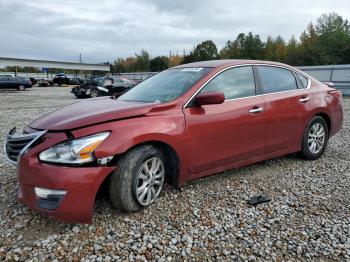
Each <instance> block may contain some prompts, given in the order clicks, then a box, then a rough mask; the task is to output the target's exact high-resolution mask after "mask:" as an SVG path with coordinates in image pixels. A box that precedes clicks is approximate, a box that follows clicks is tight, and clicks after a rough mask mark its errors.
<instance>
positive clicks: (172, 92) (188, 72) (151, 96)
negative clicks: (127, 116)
mask: <svg viewBox="0 0 350 262" xmlns="http://www.w3.org/2000/svg"><path fill="white" fill-rule="evenodd" d="M211 69H212V68H178V69H169V70H166V71H163V72H161V73H159V74H157V75H155V76H152V77H150V78H148V79H146V80H145V81H143V82H141V83H139V84H138V85H136V86H135V87H134V88H132V89H130V90H129V91H128V92H126V93H125V94H124V95H122V96H120V97H119V98H118V100H125V101H137V102H151V103H153V102H168V101H171V100H174V99H176V98H178V97H179V96H181V95H182V94H183V93H185V92H186V91H187V90H188V89H189V88H191V87H192V86H193V85H194V84H195V83H196V82H197V81H198V80H199V79H200V78H202V77H203V76H204V75H206V74H207V73H208V72H209V71H210V70H211Z"/></svg>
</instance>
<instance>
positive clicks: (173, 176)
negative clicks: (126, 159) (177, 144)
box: [119, 140, 181, 186]
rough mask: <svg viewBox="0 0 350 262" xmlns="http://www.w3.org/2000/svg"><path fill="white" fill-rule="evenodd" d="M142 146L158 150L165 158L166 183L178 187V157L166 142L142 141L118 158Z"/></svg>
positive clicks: (179, 162)
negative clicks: (149, 146)
mask: <svg viewBox="0 0 350 262" xmlns="http://www.w3.org/2000/svg"><path fill="white" fill-rule="evenodd" d="M143 145H152V146H154V147H157V148H159V149H160V150H161V151H162V152H163V153H164V155H165V157H166V165H167V166H166V168H167V180H168V182H171V183H172V184H173V185H175V186H178V185H179V176H180V166H181V160H180V157H179V154H178V152H177V151H176V150H175V148H174V147H173V146H172V145H170V144H169V143H167V142H164V141H161V140H147V141H142V142H140V143H137V144H135V145H133V146H132V147H130V148H128V149H127V150H126V151H125V152H124V153H122V154H121V155H119V157H122V156H123V155H124V154H126V153H127V152H129V151H131V150H133V149H135V148H137V147H140V146H143Z"/></svg>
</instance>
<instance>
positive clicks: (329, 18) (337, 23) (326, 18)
mask: <svg viewBox="0 0 350 262" xmlns="http://www.w3.org/2000/svg"><path fill="white" fill-rule="evenodd" d="M316 32H317V34H318V42H317V48H318V49H319V50H320V51H321V52H322V54H323V57H322V58H323V59H322V60H321V61H320V62H321V63H322V64H339V63H346V62H349V60H350V58H349V57H348V52H349V46H350V26H349V22H348V20H344V19H343V18H342V17H341V16H340V15H338V14H336V13H330V14H323V15H322V16H320V17H319V18H318V19H317V24H316Z"/></svg>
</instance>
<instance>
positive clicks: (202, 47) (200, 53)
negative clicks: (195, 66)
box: [182, 40, 219, 64]
mask: <svg viewBox="0 0 350 262" xmlns="http://www.w3.org/2000/svg"><path fill="white" fill-rule="evenodd" d="M218 58H219V53H218V49H217V47H216V45H215V43H214V42H213V41H212V40H207V41H204V42H202V43H200V44H198V45H197V46H196V47H195V48H194V49H193V50H192V51H191V52H190V53H189V54H188V55H184V58H183V61H182V63H183V64H185V63H191V62H196V61H206V60H215V59H218Z"/></svg>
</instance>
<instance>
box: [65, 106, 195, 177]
mask: <svg viewBox="0 0 350 262" xmlns="http://www.w3.org/2000/svg"><path fill="white" fill-rule="evenodd" d="M107 130H115V131H114V132H113V133H111V135H110V136H109V137H108V138H107V139H106V140H105V141H103V142H102V143H101V144H100V145H99V146H98V148H97V149H96V150H95V152H94V154H95V156H96V158H98V159H99V158H103V157H107V156H114V155H121V154H123V153H125V152H127V151H128V150H130V149H132V148H133V147H135V146H138V145H142V144H146V143H155V142H160V143H164V144H167V145H168V146H170V147H171V148H172V149H173V150H174V151H175V152H176V153H177V156H178V158H179V162H180V166H179V170H180V177H179V184H183V183H184V182H185V181H186V180H187V177H188V174H189V173H188V169H187V159H188V158H187V148H186V144H187V143H186V142H185V140H186V132H185V120H184V116H183V114H182V112H181V114H174V115H171V116H169V115H166V114H163V115H157V116H152V117H145V116H140V117H134V118H133V117H132V118H128V119H124V120H117V121H112V122H107V123H103V124H98V125H94V126H90V127H85V128H82V129H78V130H74V131H72V134H73V136H74V137H83V136H87V135H90V134H93V133H99V132H104V131H107Z"/></svg>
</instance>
